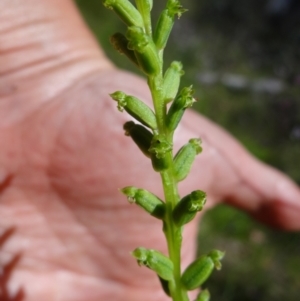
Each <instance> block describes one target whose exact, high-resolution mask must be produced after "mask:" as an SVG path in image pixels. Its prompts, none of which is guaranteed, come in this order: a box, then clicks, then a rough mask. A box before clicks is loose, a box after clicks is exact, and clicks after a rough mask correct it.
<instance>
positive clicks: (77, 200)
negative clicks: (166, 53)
mask: <svg viewBox="0 0 300 301" xmlns="http://www.w3.org/2000/svg"><path fill="white" fill-rule="evenodd" d="M104 26H105V25H104ZM115 90H124V91H125V92H127V93H130V94H133V95H136V96H139V97H140V98H142V99H145V100H147V101H149V100H150V97H149V92H148V89H147V87H146V84H145V80H144V79H140V78H138V77H136V76H134V75H132V74H129V73H127V72H123V71H120V70H118V69H116V68H115V67H114V66H113V65H112V64H111V63H110V62H109V61H108V60H107V59H106V58H105V56H104V55H103V53H102V52H101V51H100V49H99V48H98V46H97V45H96V43H95V41H94V39H93V37H92V36H91V35H90V33H89V32H88V30H87V29H86V27H85V25H84V24H83V23H82V21H81V18H80V16H79V14H78V12H77V11H76V9H75V8H74V5H73V3H72V2H71V1H70V0H65V1H61V0H51V1H49V0H14V1H11V0H1V2H0V141H1V144H0V145H1V147H0V227H1V229H2V231H4V230H6V229H9V228H10V227H14V228H15V232H14V233H13V235H11V236H10V238H9V239H8V240H7V241H6V243H5V244H4V245H3V246H2V249H1V253H0V260H1V262H2V264H3V263H6V262H8V261H9V260H10V259H11V258H12V257H13V256H15V255H16V254H21V257H20V260H19V262H18V263H17V264H16V266H15V267H14V269H13V272H12V275H11V277H10V282H9V285H8V289H9V291H10V293H11V294H13V293H14V292H16V291H17V290H18V288H20V287H22V288H23V290H24V299H23V300H24V301H40V300H43V301H50V300H51V301H60V300H63V301H85V300H89V301H99V300H113V301H118V300H120V301H121V300H122V301H138V300H144V301H150V300H152V301H153V300H156V301H165V300H169V299H168V298H166V297H165V296H164V294H163V293H162V291H161V288H160V285H159V283H158V281H157V279H156V277H154V275H153V273H152V272H151V271H149V270H147V269H145V268H139V267H138V266H137V265H136V262H135V261H134V260H133V259H132V258H131V257H130V256H129V252H130V251H131V250H133V249H134V248H135V247H137V246H144V247H150V248H156V249H159V250H161V251H166V246H165V242H164V238H163V235H162V232H161V223H160V222H159V221H158V220H155V219H154V218H152V217H149V216H148V215H147V214H145V213H144V212H143V211H142V210H141V209H140V208H138V207H136V206H130V205H129V204H128V203H127V202H126V200H125V199H124V197H123V196H122V195H121V194H120V193H119V191H118V188H121V187H123V186H127V185H136V186H138V187H143V188H146V189H150V190H151V191H153V192H155V193H157V194H159V195H161V192H162V191H161V184H160V180H159V175H158V174H156V173H153V172H151V168H150V162H149V160H148V159H147V158H145V157H144V156H143V155H142V154H141V153H140V152H139V151H138V150H137V147H136V146H135V145H134V144H133V143H132V142H131V141H130V139H129V138H128V137H125V136H124V135H123V134H122V124H123V123H124V122H125V121H126V120H128V116H127V115H126V114H125V113H124V114H121V113H119V112H118V111H117V109H116V104H115V103H114V102H113V101H112V100H111V99H110V97H109V96H108V93H111V92H114V91H115ZM191 137H201V138H202V139H203V146H204V152H203V153H202V154H201V155H200V156H199V157H198V158H197V160H196V163H195V165H194V167H193V169H192V173H191V175H190V176H189V177H188V179H187V181H186V182H185V184H184V185H180V191H181V193H182V194H185V193H187V192H189V191H191V190H194V189H203V190H205V191H206V192H207V193H208V196H209V202H208V206H207V208H208V207H212V206H214V205H215V204H217V203H220V202H221V201H224V202H227V203H229V204H232V205H234V206H237V207H239V208H241V209H243V210H246V211H247V212H249V214H251V215H253V216H254V217H256V218H258V219H260V220H262V221H264V222H266V223H268V224H270V225H274V226H277V227H280V228H282V229H286V230H299V229H300V219H299V218H298V216H299V214H300V191H299V188H298V187H297V186H296V185H295V184H294V183H293V182H292V181H291V180H290V179H288V178H287V177H286V176H285V175H283V174H282V173H280V172H278V171H276V170H274V169H273V168H271V167H268V166H266V165H264V164H262V163H261V162H258V161H257V160H256V159H255V158H253V157H252V156H251V155H250V154H249V153H247V151H246V150H245V149H244V148H243V147H242V146H241V145H240V144H239V143H238V142H237V141H235V140H234V139H233V138H232V137H231V136H230V135H229V134H227V133H226V132H224V131H223V130H222V129H221V128H219V127H218V126H217V125H215V124H213V123H212V122H210V121H209V120H207V119H206V118H204V117H202V116H199V115H198V114H195V113H193V112H188V113H187V114H186V116H185V117H184V121H183V123H182V125H181V126H180V128H179V130H178V134H177V136H176V141H175V148H176V149H178V147H179V146H181V145H182V144H183V143H185V142H186V141H187V140H188V139H189V138H191ZM196 229H197V223H196V222H194V223H191V224H189V225H188V226H187V227H186V229H185V233H184V236H185V241H184V245H183V265H187V264H188V263H189V262H190V261H191V260H192V258H193V256H194V251H195V234H196Z"/></svg>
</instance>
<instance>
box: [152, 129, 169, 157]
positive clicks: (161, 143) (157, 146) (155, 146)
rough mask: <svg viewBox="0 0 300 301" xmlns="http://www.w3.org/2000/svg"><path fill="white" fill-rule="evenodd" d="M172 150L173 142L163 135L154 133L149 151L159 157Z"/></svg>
mask: <svg viewBox="0 0 300 301" xmlns="http://www.w3.org/2000/svg"><path fill="white" fill-rule="evenodd" d="M171 150H172V144H171V143H170V142H169V141H167V139H166V138H165V137H164V136H163V135H154V136H153V139H152V141H151V147H150V148H149V151H150V152H151V153H153V154H155V156H156V157H157V158H158V159H161V158H164V157H165V156H166V154H167V152H170V151H171Z"/></svg>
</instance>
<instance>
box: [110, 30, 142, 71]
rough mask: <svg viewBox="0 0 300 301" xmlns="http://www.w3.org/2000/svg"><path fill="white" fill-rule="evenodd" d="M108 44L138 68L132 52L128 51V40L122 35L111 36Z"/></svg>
mask: <svg viewBox="0 0 300 301" xmlns="http://www.w3.org/2000/svg"><path fill="white" fill-rule="evenodd" d="M110 43H111V44H112V45H113V47H114V48H115V50H117V51H118V52H119V53H120V54H123V55H125V56H126V57H127V58H129V60H130V61H131V62H133V63H134V64H135V65H137V66H138V67H139V63H138V61H137V59H136V56H135V53H134V51H133V50H130V49H128V40H127V39H126V37H125V36H124V35H123V34H122V33H119V32H117V33H115V34H114V35H113V36H111V37H110Z"/></svg>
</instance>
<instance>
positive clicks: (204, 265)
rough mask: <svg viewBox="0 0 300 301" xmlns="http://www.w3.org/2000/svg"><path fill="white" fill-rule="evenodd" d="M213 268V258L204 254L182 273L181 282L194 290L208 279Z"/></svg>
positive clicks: (188, 288)
mask: <svg viewBox="0 0 300 301" xmlns="http://www.w3.org/2000/svg"><path fill="white" fill-rule="evenodd" d="M213 269H214V262H213V261H212V259H211V258H210V257H209V256H207V255H203V256H201V257H200V258H198V259H197V260H196V261H194V262H193V263H192V264H190V265H189V266H188V267H187V269H186V270H185V271H184V273H183V274H182V277H181V283H182V285H183V286H184V287H185V288H186V289H187V290H189V291H191V290H194V289H196V288H198V287H199V286H200V285H201V284H203V283H204V282H205V281H206V280H207V279H208V277H209V276H210V274H211V273H212V271H213Z"/></svg>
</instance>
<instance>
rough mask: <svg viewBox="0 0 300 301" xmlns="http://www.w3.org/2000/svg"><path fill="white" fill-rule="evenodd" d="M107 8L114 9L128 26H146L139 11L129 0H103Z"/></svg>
mask: <svg viewBox="0 0 300 301" xmlns="http://www.w3.org/2000/svg"><path fill="white" fill-rule="evenodd" d="M103 4H104V6H105V7H106V8H109V9H112V10H113V11H114V12H115V13H116V14H117V15H118V16H119V17H120V18H121V20H122V21H123V22H124V23H125V24H126V25H128V26H140V27H143V26H144V22H143V18H142V16H141V14H140V13H139V11H138V10H137V9H136V8H135V7H134V6H133V5H132V3H131V2H130V1H128V0H103Z"/></svg>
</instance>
